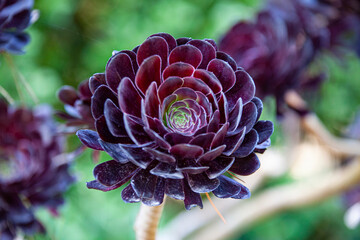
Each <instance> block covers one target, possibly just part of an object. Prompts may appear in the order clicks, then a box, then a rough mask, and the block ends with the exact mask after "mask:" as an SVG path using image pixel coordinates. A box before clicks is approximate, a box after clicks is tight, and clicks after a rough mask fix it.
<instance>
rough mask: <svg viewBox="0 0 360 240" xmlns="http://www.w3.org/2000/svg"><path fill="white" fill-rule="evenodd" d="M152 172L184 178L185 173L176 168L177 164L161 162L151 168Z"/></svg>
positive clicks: (162, 175)
mask: <svg viewBox="0 0 360 240" xmlns="http://www.w3.org/2000/svg"><path fill="white" fill-rule="evenodd" d="M150 173H151V174H154V175H156V176H159V177H163V178H171V179H183V178H184V175H183V174H182V173H181V172H179V171H178V170H176V169H175V166H173V165H171V164H167V163H163V162H162V163H159V164H158V165H156V167H155V168H153V169H151V171H150Z"/></svg>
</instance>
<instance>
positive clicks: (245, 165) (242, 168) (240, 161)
mask: <svg viewBox="0 0 360 240" xmlns="http://www.w3.org/2000/svg"><path fill="white" fill-rule="evenodd" d="M259 167H260V161H259V159H258V157H257V156H256V154H255V153H251V154H250V155H249V156H247V157H244V158H236V159H235V162H234V163H233V165H232V166H231V168H230V169H229V171H231V172H234V173H236V174H239V175H242V176H247V175H250V174H252V173H254V172H256V170H258V169H259Z"/></svg>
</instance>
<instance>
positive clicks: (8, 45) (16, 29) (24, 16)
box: [0, 0, 36, 54]
mask: <svg viewBox="0 0 360 240" xmlns="http://www.w3.org/2000/svg"><path fill="white" fill-rule="evenodd" d="M33 4H34V1H33V0H0V52H3V51H5V52H9V53H15V54H19V53H23V48H24V47H25V46H26V45H27V44H28V43H29V41H30V37H29V35H28V34H27V33H25V32H24V30H25V29H26V28H27V27H28V26H29V25H30V24H32V22H33V21H34V20H35V18H36V17H35V16H36V14H35V12H33V10H32V8H33Z"/></svg>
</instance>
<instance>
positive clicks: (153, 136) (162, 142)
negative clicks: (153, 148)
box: [144, 127, 171, 150]
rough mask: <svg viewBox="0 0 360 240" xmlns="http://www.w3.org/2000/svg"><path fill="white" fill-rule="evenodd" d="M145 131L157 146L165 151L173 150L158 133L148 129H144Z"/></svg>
mask: <svg viewBox="0 0 360 240" xmlns="http://www.w3.org/2000/svg"><path fill="white" fill-rule="evenodd" d="M144 130H145V132H146V133H147V134H148V135H149V137H150V138H151V139H153V140H154V141H155V142H156V144H157V145H158V146H159V147H160V148H162V149H165V150H169V149H170V148H171V145H170V144H169V143H168V142H167V141H166V140H165V139H164V138H162V137H161V136H160V135H159V134H158V133H156V132H155V131H153V130H151V129H149V128H147V127H144Z"/></svg>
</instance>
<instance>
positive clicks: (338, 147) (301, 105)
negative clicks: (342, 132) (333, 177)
mask: <svg viewBox="0 0 360 240" xmlns="http://www.w3.org/2000/svg"><path fill="white" fill-rule="evenodd" d="M285 101H286V103H287V104H288V106H289V107H291V108H293V109H295V110H296V111H298V112H306V111H307V105H306V102H305V101H304V100H303V99H302V98H301V96H300V95H299V94H297V93H296V92H295V91H289V92H287V93H286V94H285ZM301 124H302V127H303V129H304V130H305V131H306V132H308V133H310V134H312V135H314V136H316V138H317V139H318V140H319V141H320V142H321V143H322V144H324V145H325V146H326V147H327V148H329V149H330V150H331V151H332V152H334V153H336V154H339V155H341V156H349V155H350V156H351V155H356V156H360V141H358V140H354V139H348V138H341V137H336V136H334V135H333V134H331V133H330V132H329V131H328V130H327V129H326V127H325V126H324V124H323V123H322V122H321V121H320V119H319V118H318V117H317V116H316V114H315V113H307V114H305V115H304V116H303V117H302V119H301Z"/></svg>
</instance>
